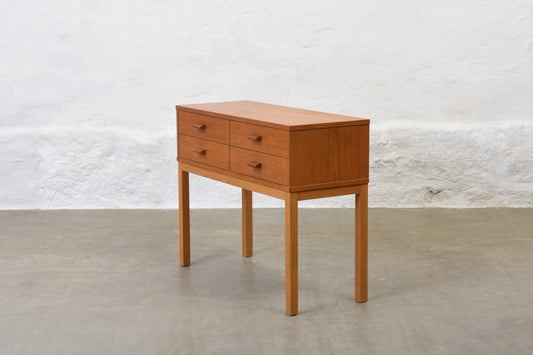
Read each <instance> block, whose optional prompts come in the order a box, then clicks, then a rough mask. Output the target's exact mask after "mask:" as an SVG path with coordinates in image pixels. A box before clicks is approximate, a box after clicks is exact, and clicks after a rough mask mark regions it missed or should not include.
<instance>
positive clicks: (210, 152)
mask: <svg viewBox="0 0 533 355" xmlns="http://www.w3.org/2000/svg"><path fill="white" fill-rule="evenodd" d="M178 142H179V146H178V149H179V150H178V153H179V156H180V157H181V158H185V159H189V160H194V161H197V162H199V163H203V164H207V165H212V166H216V167H217V168H221V169H226V170H227V169H229V151H228V146H227V145H226V144H221V143H216V142H211V141H207V140H203V139H199V138H193V137H189V136H184V135H181V134H180V135H179V137H178Z"/></svg>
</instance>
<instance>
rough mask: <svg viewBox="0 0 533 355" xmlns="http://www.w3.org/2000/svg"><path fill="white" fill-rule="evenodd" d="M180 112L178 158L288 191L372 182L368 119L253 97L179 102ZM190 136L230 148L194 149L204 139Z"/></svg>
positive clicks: (178, 109) (178, 110)
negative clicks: (214, 101)
mask: <svg viewBox="0 0 533 355" xmlns="http://www.w3.org/2000/svg"><path fill="white" fill-rule="evenodd" d="M269 111H271V113H270V114H269V113H268V112H269ZM177 112H178V122H177V126H178V138H179V139H178V141H181V140H183V142H181V143H179V149H178V160H179V161H183V162H186V163H189V164H193V165H197V166H199V165H198V164H206V165H209V166H211V167H217V168H220V169H223V170H225V171H224V173H225V174H227V175H228V176H233V177H239V178H242V179H247V180H249V181H251V182H255V183H261V182H262V181H264V183H266V184H268V185H269V186H271V187H275V188H278V189H281V190H283V191H289V192H297V191H307V190H318V189H323V188H328V187H340V186H350V185H354V184H366V183H368V135H369V134H368V127H369V122H370V121H369V120H367V119H361V118H354V117H348V116H340V115H333V114H327V113H320V112H315V111H308V110H299V109H294V108H289V107H283V106H276V105H268V104H263V103H257V102H250V101H240V102H230V103H218V104H199V105H184V106H177ZM189 137H195V138H199V139H202V140H205V141H213V142H217V143H221V144H224V145H225V146H226V147H222V146H215V145H211V147H212V148H211V149H207V148H206V149H205V151H204V152H203V153H202V154H194V153H193V151H194V150H195V149H196V150H198V149H197V148H199V147H200V145H201V144H198V141H193V140H191V139H189ZM193 143H194V144H193ZM191 144H193V145H194V146H191ZM206 144H207V143H206ZM216 147H218V148H216ZM224 154H225V155H226V156H223V155H224ZM228 162H229V165H228ZM253 163H257V164H253ZM252 165H255V166H254V167H252Z"/></svg>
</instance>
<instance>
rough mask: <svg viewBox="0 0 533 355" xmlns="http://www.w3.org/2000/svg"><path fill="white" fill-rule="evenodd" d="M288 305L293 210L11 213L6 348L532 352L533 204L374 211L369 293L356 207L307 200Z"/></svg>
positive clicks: (3, 308)
mask: <svg viewBox="0 0 533 355" xmlns="http://www.w3.org/2000/svg"><path fill="white" fill-rule="evenodd" d="M300 211H301V212H300V243H299V248H300V250H299V252H300V254H299V256H300V310H301V313H300V314H299V315H298V316H296V317H288V316H286V315H285V313H284V251H283V211H282V210H281V209H271V210H256V211H254V212H255V221H254V223H255V226H254V228H255V231H254V234H255V240H254V244H255V245H254V247H255V248H254V249H255V254H254V256H253V257H251V258H243V257H241V255H240V252H241V249H240V210H193V211H192V212H191V215H192V217H191V226H192V227H191V228H192V249H191V254H192V262H193V263H192V265H191V266H190V267H188V268H180V267H179V266H178V259H177V255H178V225H177V211H168V210H166V211H154V210H148V211H145V210H133V211H124V210H122V211H48V212H46V211H26V212H20V211H13V212H0V354H209V353H213V354H282V353H286V354H432V353H446V354H531V353H533V209H476V210H453V209H372V210H371V211H370V214H369V235H370V247H369V257H370V262H369V270H370V273H369V302H368V303H366V304H358V303H356V302H354V301H353V296H354V280H353V273H354V271H353V269H354V259H353V254H354V243H353V228H354V227H353V223H354V214H353V210H350V209H328V210H320V209H318V210H317V209H301V210H300Z"/></svg>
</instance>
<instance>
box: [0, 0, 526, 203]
mask: <svg viewBox="0 0 533 355" xmlns="http://www.w3.org/2000/svg"><path fill="white" fill-rule="evenodd" d="M0 48H1V50H0V209H18V208H152V207H154V208H175V207H177V188H176V185H177V183H176V179H177V172H176V169H177V163H176V161H175V156H176V152H175V147H176V142H175V111H174V105H176V104H187V103H198V102H210V101H226V100H241V99H249V100H256V101H264V102H269V103H275V104H281V105H289V106H295V107H302V108H308V109H316V110H320V111H329V112H334V113H341V114H347V115H355V116H360V117H365V118H370V119H372V122H371V163H370V164H371V168H370V170H371V172H370V174H371V176H370V178H371V185H370V194H371V195H370V205H371V206H392V207H396V206H457V207H467V206H501V205H507V206H533V69H532V63H533V2H531V1H514V0H505V1H504V0H490V1H482V0H475V1H474V0H472V1H464V0H462V1H455V0H449V1H422V0H411V1H396V2H395V1H380V0H375V1H354V0H334V1H309V0H305V1H304V0H298V1H290V0H283V1H277V0H274V1H272V0H271V1H249V0H247V1H245V0H237V1H223V0H219V1H192V0H191V1H116V0H115V1H114V0H107V1H96V0H93V1H75V0H72V1H35V0H34V1H2V2H0ZM191 185H192V191H191V199H192V200H191V203H192V206H193V207H239V206H240V202H239V201H240V200H239V199H240V194H239V191H238V190H237V189H236V188H232V187H227V186H224V185H221V184H218V183H215V182H210V181H207V180H205V179H202V178H193V179H192V181H191ZM256 201H257V203H256V205H257V206H280V205H281V204H280V203H279V202H278V201H276V200H274V199H270V198H259V196H258V198H257V200H256ZM303 205H306V206H311V205H312V206H349V205H353V199H352V198H350V197H340V198H334V199H326V200H315V201H308V202H306V203H303Z"/></svg>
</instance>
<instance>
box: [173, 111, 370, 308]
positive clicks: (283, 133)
mask: <svg viewBox="0 0 533 355" xmlns="http://www.w3.org/2000/svg"><path fill="white" fill-rule="evenodd" d="M176 110H177V141H178V162H179V216H180V221H179V222H180V235H179V237H180V264H181V265H182V266H188V265H190V227H189V175H188V174H189V173H193V174H197V175H201V176H204V177H208V178H211V179H214V180H218V181H222V182H225V183H229V184H232V185H235V186H238V187H241V188H242V208H243V220H242V233H243V235H242V241H243V249H242V252H243V255H244V256H251V255H252V191H255V192H259V193H263V194H266V195H269V196H273V197H277V198H280V199H283V200H285V272H286V277H285V292H286V295H285V296H286V312H287V314H289V315H295V314H297V313H298V201H300V200H306V199H313V198H322V197H330V196H338V195H346V194H354V195H355V196H356V232H355V251H356V252H355V254H356V255H355V259H356V264H355V273H356V274H355V275H356V277H355V298H356V300H357V301H358V302H366V300H367V205H368V202H367V201H368V137H369V134H368V133H369V131H368V130H369V123H370V121H369V120H368V119H362V118H355V117H349V116H343V115H335V114H328V113H322V112H316V111H310V110H302V109H296V108H291V107H284V106H277V105H270V104H265V103H260V102H252V101H234V102H220V103H208V104H195V105H180V106H176Z"/></svg>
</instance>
